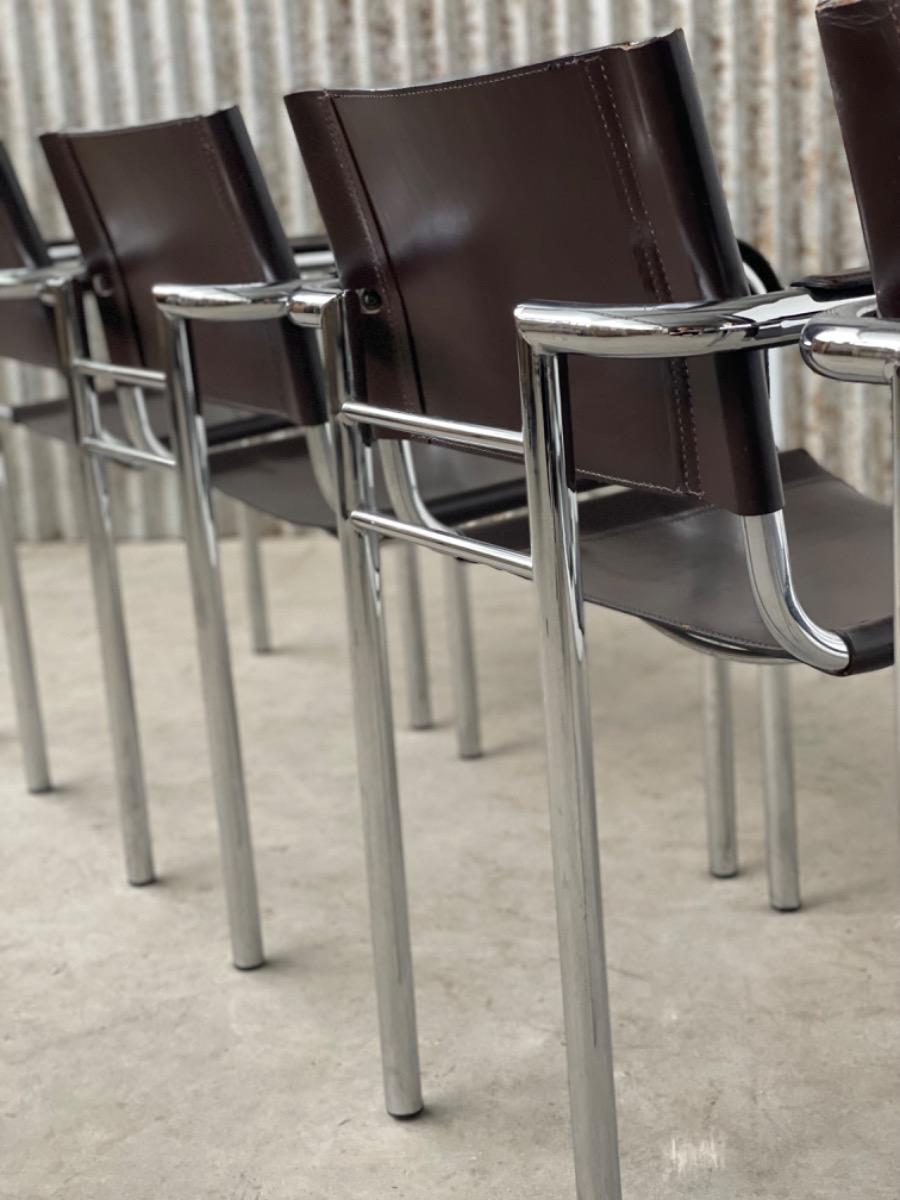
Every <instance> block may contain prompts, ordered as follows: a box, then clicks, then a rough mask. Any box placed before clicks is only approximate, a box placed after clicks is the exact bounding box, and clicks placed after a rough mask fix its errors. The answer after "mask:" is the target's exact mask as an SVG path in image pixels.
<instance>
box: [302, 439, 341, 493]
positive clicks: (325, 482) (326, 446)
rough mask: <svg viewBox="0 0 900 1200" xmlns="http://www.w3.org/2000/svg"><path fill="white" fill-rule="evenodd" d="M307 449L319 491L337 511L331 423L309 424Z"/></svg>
mask: <svg viewBox="0 0 900 1200" xmlns="http://www.w3.org/2000/svg"><path fill="white" fill-rule="evenodd" d="M304 433H305V434H306V449H307V451H308V453H309V462H310V466H311V467H312V472H313V478H314V479H315V481H316V484H317V485H318V488H319V491H320V492H321V493H322V495H323V496H324V497H325V503H326V504H327V505H328V507H329V508H330V509H331V510H332V512H335V511H336V510H337V480H336V478H335V466H334V438H333V436H332V432H331V426H330V425H327V424H326V425H307V427H306V429H305V430H304Z"/></svg>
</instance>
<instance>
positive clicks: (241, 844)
mask: <svg viewBox="0 0 900 1200" xmlns="http://www.w3.org/2000/svg"><path fill="white" fill-rule="evenodd" d="M165 325H166V350H167V359H168V368H169V369H168V376H169V387H170V393H169V397H170V411H171V425H172V448H173V452H174V455H175V460H176V472H177V475H178V487H179V495H180V499H181V511H182V520H183V523H184V534H185V541H186V543H187V550H188V562H189V566H190V575H191V588H192V592H193V597H194V614H195V618H196V626H197V643H198V649H199V654H200V674H201V678H202V684H203V698H204V704H205V709H206V725H207V735H208V739H209V749H210V759H211V765H212V776H213V790H214V792H215V801H216V813H217V817H218V825H219V843H220V851H221V858H222V874H223V877H224V883H225V900H226V904H227V906H228V921H229V927H230V930H231V949H232V957H233V959H234V965H235V966H236V967H238V968H239V969H241V970H250V969H252V968H254V967H258V966H261V965H262V963H263V961H264V953H263V941H262V928H261V924H260V915H259V902H258V898H257V891H256V872H255V868H254V864H253V847H252V841H251V835H250V818H249V814H248V812H247V801H246V795H245V787H244V768H243V762H242V758H241V744H240V731H239V728H238V716H237V705H236V702H235V695H234V684H233V681H232V675H231V655H230V650H229V646H228V627H227V624H226V619H225V604H224V599H223V596H222V580H221V571H220V565H219V546H218V540H217V538H216V529H215V523H214V520H213V512H212V501H211V498H210V490H209V470H208V463H207V454H206V434H205V430H204V426H203V419H202V416H201V413H200V406H199V397H198V395H197V390H196V387H195V384H194V374H193V367H192V362H191V351H190V337H189V334H188V330H187V326H186V325H185V323H184V322H183V321H179V320H177V319H169V320H167V321H166V323H165Z"/></svg>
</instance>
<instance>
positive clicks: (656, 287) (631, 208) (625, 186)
mask: <svg viewBox="0 0 900 1200" xmlns="http://www.w3.org/2000/svg"><path fill="white" fill-rule="evenodd" d="M584 61H585V62H587V61H588V60H584ZM590 61H596V60H590ZM601 66H602V63H601ZM584 76H585V78H586V79H587V81H588V86H589V87H590V89H591V93H592V94H593V97H594V104H595V106H596V109H597V113H598V115H599V117H600V122H601V124H602V125H603V131H604V133H605V134H606V140H607V141H608V142H609V148H610V151H611V152H612V156H613V162H614V163H615V167H616V174H617V175H618V176H619V180H620V182H621V184H622V191H623V193H624V196H625V203H626V205H627V206H628V212H629V214H630V215H631V219H632V221H634V223H635V225H637V224H638V223H639V218H638V214H637V210H636V208H635V203H634V200H633V198H632V196H631V192H630V190H629V183H631V184H633V185H634V186H635V190H637V189H636V180H635V179H634V163H633V162H632V163H631V166H632V179H631V180H629V179H628V178H627V177H626V174H625V171H624V170H623V169H622V160H621V158H620V156H619V151H618V148H617V146H616V142H615V139H614V137H613V135H612V130H611V129H610V127H609V121H608V120H607V118H606V112H605V111H604V107H603V104H602V103H601V101H600V95H599V93H598V91H597V87H596V84H595V83H594V78H593V76H592V75H591V73H590V71H588V70H585V72H584ZM604 78H605V79H606V72H605V71H604ZM606 86H607V91H610V88H609V80H608V79H606ZM610 98H612V97H611V93H610ZM616 115H617V116H618V109H616ZM619 132H620V134H622V139H623V143H624V134H623V133H622V123H621V120H620V121H619ZM625 148H626V151H627V146H626V147H625ZM630 159H631V156H630V154H629V160H630ZM637 199H638V203H640V195H639V194H638V197H637ZM645 215H646V214H645ZM638 251H639V253H640V255H641V257H642V258H643V260H644V266H645V267H646V269H647V275H648V277H649V279H650V282H651V284H652V285H653V291H654V293H655V295H656V299H657V301H659V302H662V301H663V300H665V299H667V298H669V297H667V296H666V295H665V294H664V293H663V289H662V288H661V287H660V281H659V276H658V275H657V273H656V271H655V270H654V264H653V262H652V261H651V258H650V255H649V254H648V252H647V247H646V246H645V245H644V244H643V242H641V243H640V244H639V246H638ZM670 374H671V363H670ZM672 383H673V387H674V389H675V418H676V420H677V422H678V440H679V456H680V458H681V473H682V476H683V478H684V483H685V487H686V488H687V490H688V491H690V481H689V479H688V466H687V452H686V448H685V444H684V425H683V423H682V417H681V396H680V394H679V389H678V384H677V380H676V378H675V376H674V375H673V376H672ZM610 478H611V477H610ZM635 483H636V484H637V485H638V486H639V487H640V486H644V487H651V486H656V485H652V484H649V483H647V482H646V481H643V480H635ZM660 486H661V485H660ZM662 490H664V491H666V492H669V493H671V494H672V495H683V494H684V490H685V488H662Z"/></svg>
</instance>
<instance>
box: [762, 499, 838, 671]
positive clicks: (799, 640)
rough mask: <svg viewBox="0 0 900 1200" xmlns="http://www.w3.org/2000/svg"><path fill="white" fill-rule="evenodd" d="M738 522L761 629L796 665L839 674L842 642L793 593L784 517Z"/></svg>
mask: <svg viewBox="0 0 900 1200" xmlns="http://www.w3.org/2000/svg"><path fill="white" fill-rule="evenodd" d="M741 524H742V527H743V531H744V546H745V548H746V553H747V568H748V570H749V572H750V583H751V585H752V587H753V596H754V598H755V600H756V607H757V608H758V609H759V615H760V616H761V617H762V619H763V621H764V622H765V625H766V628H767V629H768V630H769V632H770V633H771V634H772V636H773V637H774V638H775V640H776V641H777V642H778V643H779V645H781V646H783V647H784V648H785V650H787V651H789V652H790V653H791V654H792V655H793V656H794V658H796V659H799V661H800V662H804V663H807V664H808V665H809V666H811V667H816V668H818V670H820V671H828V672H830V673H831V674H833V675H835V674H840V673H841V672H842V671H845V670H846V669H847V667H848V665H849V663H850V652H849V649H848V647H847V643H846V642H845V641H844V639H843V638H842V637H841V636H840V634H837V633H833V632H831V630H828V629H822V628H821V627H820V626H819V625H817V624H816V623H815V621H813V619H812V618H811V617H810V616H809V615H808V613H807V612H806V610H805V609H804V607H803V605H802V604H801V603H800V600H799V599H798V597H797V593H796V591H795V590H794V581H793V579H792V577H791V561H790V556H789V554H788V540H787V531H786V530H785V527H784V515H783V514H782V513H780V512H774V513H766V514H764V515H763V516H760V517H742V518H741Z"/></svg>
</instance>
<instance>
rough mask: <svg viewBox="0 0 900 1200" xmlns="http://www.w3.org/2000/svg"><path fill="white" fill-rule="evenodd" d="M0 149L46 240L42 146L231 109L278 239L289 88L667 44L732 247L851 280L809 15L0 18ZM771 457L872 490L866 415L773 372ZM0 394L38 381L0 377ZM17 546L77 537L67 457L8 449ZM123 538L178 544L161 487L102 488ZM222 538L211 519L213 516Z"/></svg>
mask: <svg viewBox="0 0 900 1200" xmlns="http://www.w3.org/2000/svg"><path fill="white" fill-rule="evenodd" d="M0 10H2V13H3V16H4V21H3V37H2V38H0V88H2V99H3V103H2V106H0V133H2V136H3V138H4V139H5V141H6V143H7V145H8V147H9V149H10V151H11V153H12V155H13V158H14V160H15V162H16V164H17V166H18V169H19V170H20V172H21V173H22V177H23V181H24V184H25V187H26V189H27V191H28V193H29V195H30V197H31V198H32V200H33V202H34V205H35V208H36V210H37V212H38V214H39V217H40V220H41V222H42V224H43V226H44V228H45V229H47V230H49V231H51V232H63V231H64V228H65V226H64V222H63V218H62V214H61V212H60V209H59V205H58V202H57V201H56V199H55V197H54V194H53V189H52V187H51V185H50V182H49V180H48V177H47V173H46V169H45V168H44V165H43V162H42V161H41V156H40V153H39V151H38V149H37V147H36V145H35V142H34V135H35V134H36V133H37V132H39V131H40V130H42V129H49V128H54V127H57V126H62V125H67V126H96V125H104V124H117V123H122V122H132V121H142V120H152V119H158V118H164V117H169V116H174V115H176V114H179V113H183V112H189V111H194V110H199V109H210V108H214V107H216V106H219V105H224V104H228V103H232V102H235V101H236V102H238V103H239V104H240V105H241V107H242V108H243V110H244V114H245V117H246V119H247V122H248V125H249V127H250V130H251V133H252V135H253V137H254V140H255V143H256V146H257V149H258V151H259V154H260V157H261V159H262V161H263V164H264V167H265V169H266V172H267V174H268V177H269V180H270V183H271V186H272V189H273V192H274V195H275V199H276V203H277V204H278V206H279V208H280V210H281V212H282V214H283V217H284V220H285V223H286V225H287V226H288V228H289V229H290V230H291V231H293V232H305V231H312V230H314V229H316V228H317V227H318V218H317V215H316V211H315V206H314V204H313V202H312V198H311V196H310V192H309V188H308V185H307V184H306V182H305V180H304V178H303V174H302V171H301V168H300V164H299V159H298V156H297V151H296V147H295V145H294V143H293V140H292V137H291V133H290V129H289V127H288V123H287V120H286V117H285V115H284V112H283V110H282V107H281V103H280V97H281V95H282V93H283V92H284V91H286V90H288V89H289V88H291V87H296V86H302V85H307V86H309V85H316V84H361V85H366V84H376V85H378V84H389V83H395V82H405V81H413V80H420V79H428V78H433V77H435V76H438V75H446V74H449V73H455V72H460V73H464V72H471V71H476V70H482V69H485V68H491V67H503V66H507V65H512V64H516V63H522V62H525V61H528V60H529V59H537V58H541V57H544V56H548V55H553V54H558V53H564V52H566V51H569V50H581V49H585V48H588V47H590V46H594V45H599V44H603V43H604V42H606V41H609V40H613V39H622V38H636V37H643V36H646V35H647V34H650V33H653V32H661V31H665V30H668V29H670V28H672V26H674V25H681V26H683V27H684V29H685V30H686V32H687V35H688V38H689V40H690V44H691V49H692V52H693V55H694V61H695V66H696V69H697V73H698V76H699V80H700V87H701V90H702V93H703V97H704V103H705V106H706V111H707V115H708V117H709V119H710V125H711V129H712V134H713V139H714V143H715V147H716V153H717V155H718V157H719V162H720V164H721V168H722V172H723V175H724V178H725V183H726V188H727V191H728V197H729V201H730V204H731V206H732V212H733V214H734V220H735V225H736V227H737V230H738V232H739V234H740V235H741V236H743V237H746V238H748V239H749V240H751V241H753V242H755V243H756V244H757V245H759V246H760V247H761V248H762V249H763V250H764V251H765V252H766V253H768V254H769V255H770V256H771V257H772V258H773V259H774V261H775V262H776V264H777V266H778V268H779V270H780V271H781V273H782V274H783V276H784V277H785V278H790V277H791V276H792V275H795V274H797V273H798V272H800V271H803V270H812V269H825V268H835V267H840V266H845V265H853V264H856V263H859V262H861V261H862V246H861V238H860V235H859V230H858V224H857V220H856V214H855V209H854V206H853V202H852V195H851V190H850V185H849V180H848V177H847V172H846V167H845V164H844V159H843V153H842V150H841V148H840V143H839V139H838V136H837V131H836V126H835V119H834V115H833V112H832V110H831V104H830V97H829V93H828V86H827V80H826V79H825V74H824V70H823V67H822V62H821V55H820V53H819V49H818V42H817V37H816V30H815V22H814V19H813V15H812V10H813V0H0ZM783 359H784V361H783V370H782V375H783V389H782V390H783V395H784V431H785V432H784V440H785V443H786V444H790V445H794V444H800V443H803V444H806V445H807V446H808V447H809V448H810V449H811V450H813V451H814V452H815V453H817V454H820V455H821V456H822V457H823V458H824V459H825V461H826V462H827V463H828V464H829V465H831V466H833V467H835V468H838V469H840V470H841V471H842V472H844V473H845V474H846V475H847V476H848V477H849V478H850V479H851V480H852V481H853V482H855V483H857V484H859V485H861V486H863V487H864V488H866V489H867V490H868V491H871V492H873V493H876V494H879V493H881V492H883V491H884V490H885V488H886V485H887V478H888V468H887V454H888V444H889V440H888V436H887V409H886V405H885V402H884V399H883V397H882V396H879V395H877V394H876V395H867V394H865V393H864V391H863V389H843V390H838V389H837V388H835V387H832V386H831V385H823V384H821V383H820V382H819V381H818V380H815V379H814V378H813V377H812V376H811V375H810V374H809V373H808V372H804V371H801V370H800V369H799V366H798V364H797V362H796V357H795V356H794V355H793V354H792V353H789V354H786V355H784V356H783ZM3 371H4V373H3V377H2V386H3V388H4V392H5V394H6V395H8V396H10V397H12V398H15V397H16V396H19V395H23V394H31V395H35V394H38V393H39V391H40V389H41V387H42V386H44V387H46V386H47V381H46V379H44V380H42V379H41V378H40V376H39V374H38V373H36V372H28V371H22V370H20V369H18V368H14V367H9V366H6V367H4V368H3ZM9 442H10V456H11V459H12V463H11V467H12V477H13V480H14V485H15V491H16V500H17V509H18V514H19V521H20V526H21V530H22V533H23V535H24V536H26V537H29V538H53V537H60V536H62V537H69V536H73V535H74V534H75V533H76V532H77V517H76V508H77V506H76V504H75V502H74V499H73V492H72V488H71V482H70V472H71V464H70V463H69V460H68V456H67V455H66V454H65V453H63V452H60V451H59V450H58V449H57V448H54V447H48V446H46V445H42V444H40V443H39V442H38V441H37V439H34V438H29V437H27V436H22V435H20V434H17V435H16V436H14V437H13V438H11V439H9ZM116 474H117V476H120V478H119V479H118V480H117V483H116V487H117V489H118V495H117V500H118V504H117V510H118V514H119V517H120V524H121V531H122V533H123V534H125V535H126V536H132V537H153V536H160V535H170V534H174V533H176V532H177V513H176V508H175V504H174V501H173V498H172V493H171V489H170V483H171V481H170V480H167V479H164V478H161V477H160V476H159V475H158V474H157V475H152V474H143V475H141V474H138V473H136V472H131V473H127V474H125V473H121V472H116ZM223 515H224V516H225V518H226V521H227V519H228V518H227V511H226V512H225V513H223Z"/></svg>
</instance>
